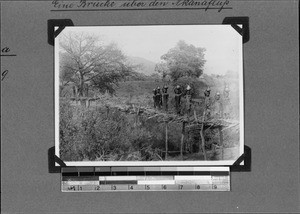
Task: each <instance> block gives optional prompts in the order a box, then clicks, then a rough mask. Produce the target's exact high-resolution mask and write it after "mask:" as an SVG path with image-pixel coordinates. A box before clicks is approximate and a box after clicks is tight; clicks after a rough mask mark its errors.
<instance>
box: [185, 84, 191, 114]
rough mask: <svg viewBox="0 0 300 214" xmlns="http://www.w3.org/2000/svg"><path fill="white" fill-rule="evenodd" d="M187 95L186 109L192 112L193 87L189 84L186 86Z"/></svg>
mask: <svg viewBox="0 0 300 214" xmlns="http://www.w3.org/2000/svg"><path fill="white" fill-rule="evenodd" d="M185 97H186V110H187V113H190V111H191V107H192V88H191V86H189V85H188V86H187V87H186V92H185Z"/></svg>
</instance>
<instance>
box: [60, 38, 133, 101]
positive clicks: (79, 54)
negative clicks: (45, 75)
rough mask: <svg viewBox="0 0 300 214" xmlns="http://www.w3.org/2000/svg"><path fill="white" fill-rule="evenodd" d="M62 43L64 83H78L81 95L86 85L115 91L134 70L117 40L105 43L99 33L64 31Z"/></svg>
mask: <svg viewBox="0 0 300 214" xmlns="http://www.w3.org/2000/svg"><path fill="white" fill-rule="evenodd" d="M59 43H60V47H61V52H60V78H61V81H60V82H61V85H66V84H68V83H73V84H75V85H76V86H77V88H78V94H79V96H83V95H84V94H83V91H84V89H85V87H87V86H88V87H92V88H94V89H97V90H99V92H101V93H104V92H109V93H110V94H113V93H114V92H115V86H116V85H117V84H118V82H119V81H120V80H122V79H123V78H124V77H125V76H127V75H129V74H130V72H131V71H132V70H133V66H131V65H129V64H128V63H127V60H126V57H125V55H124V54H123V53H122V51H121V50H120V49H119V48H118V47H117V45H116V44H114V43H111V44H109V45H104V44H103V43H101V41H100V40H99V38H98V37H95V36H91V35H88V34H85V33H81V34H75V33H73V34H69V35H62V36H61V37H60V41H59Z"/></svg>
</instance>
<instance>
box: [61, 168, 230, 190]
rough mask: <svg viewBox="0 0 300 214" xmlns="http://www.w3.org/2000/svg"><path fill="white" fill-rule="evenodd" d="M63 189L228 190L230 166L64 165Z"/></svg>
mask: <svg viewBox="0 0 300 214" xmlns="http://www.w3.org/2000/svg"><path fill="white" fill-rule="evenodd" d="M61 190H62V192H112V191H230V173H229V167H64V168H62V176H61Z"/></svg>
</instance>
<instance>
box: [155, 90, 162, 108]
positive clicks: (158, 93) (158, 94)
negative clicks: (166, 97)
mask: <svg viewBox="0 0 300 214" xmlns="http://www.w3.org/2000/svg"><path fill="white" fill-rule="evenodd" d="M161 105H162V94H161V91H160V87H157V88H156V106H157V107H158V109H161Z"/></svg>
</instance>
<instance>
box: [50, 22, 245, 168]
mask: <svg viewBox="0 0 300 214" xmlns="http://www.w3.org/2000/svg"><path fill="white" fill-rule="evenodd" d="M170 25H172V26H182V25H186V26H193V25H194V26H201V25H206V26H207V25H212V26H226V25H227V26H230V24H169V25H168V24H164V25H160V24H157V25H107V26H109V27H118V26H122V27H124V26H170ZM107 26H106V25H105V26H103V25H99V26H68V27H70V28H76V27H95V28H96V27H107ZM239 26H240V27H242V25H239ZM54 29H55V30H57V29H58V27H54ZM232 30H233V31H235V32H236V33H237V34H239V33H238V32H237V31H236V30H235V29H234V28H232ZM240 41H241V45H240V46H239V52H240V55H239V57H240V59H239V72H240V73H239V128H240V129H239V132H240V136H239V152H240V153H239V155H240V156H241V155H243V153H244V68H243V55H244V53H243V38H242V35H241V40H240ZM54 61H55V63H54V126H55V127H54V129H55V155H56V156H57V157H59V158H60V155H59V154H60V153H59V43H58V37H56V38H55V39H54ZM240 156H239V157H240ZM239 157H237V159H238V158H239ZM237 159H236V160H237ZM236 160H214V161H205V160H200V161H64V160H62V161H63V162H64V163H65V164H66V165H67V166H145V167H146V166H179V167H181V166H231V165H233V164H234V163H235V162H236ZM55 164H56V166H59V165H58V164H57V163H55ZM243 164H244V162H242V163H241V165H243Z"/></svg>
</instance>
